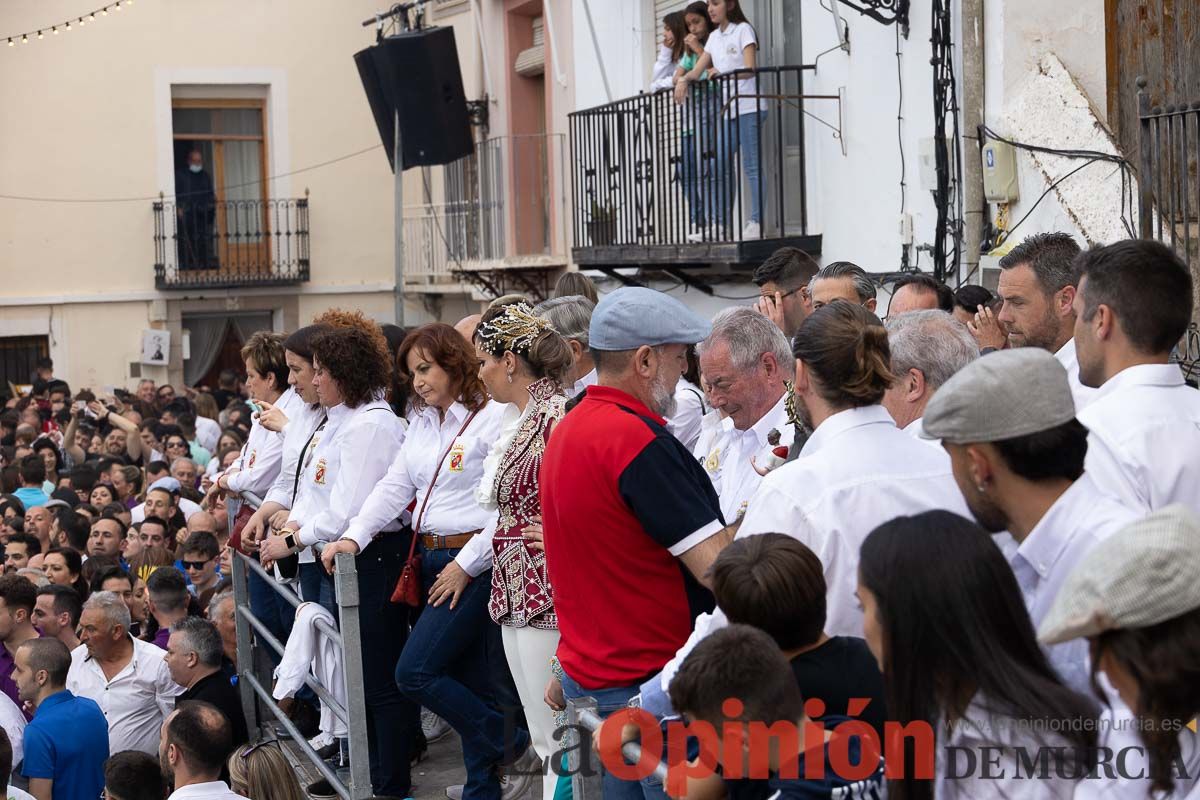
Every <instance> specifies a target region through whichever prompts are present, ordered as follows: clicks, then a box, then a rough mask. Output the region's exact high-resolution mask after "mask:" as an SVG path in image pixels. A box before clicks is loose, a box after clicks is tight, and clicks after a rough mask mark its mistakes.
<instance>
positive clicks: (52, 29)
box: [50, 25, 58, 36]
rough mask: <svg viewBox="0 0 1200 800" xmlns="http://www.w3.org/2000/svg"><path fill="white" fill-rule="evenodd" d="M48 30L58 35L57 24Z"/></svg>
mask: <svg viewBox="0 0 1200 800" xmlns="http://www.w3.org/2000/svg"><path fill="white" fill-rule="evenodd" d="M50 32H51V33H53V34H54V35H55V36H58V26H57V25H53V26H51V28H50Z"/></svg>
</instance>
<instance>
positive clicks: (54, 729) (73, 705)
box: [21, 690, 108, 800]
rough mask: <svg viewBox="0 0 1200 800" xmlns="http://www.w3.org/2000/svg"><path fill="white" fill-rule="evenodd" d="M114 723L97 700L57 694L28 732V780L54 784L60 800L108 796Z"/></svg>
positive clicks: (44, 705)
mask: <svg viewBox="0 0 1200 800" xmlns="http://www.w3.org/2000/svg"><path fill="white" fill-rule="evenodd" d="M107 759H108V722H107V721H106V720H105V719H104V713H103V712H102V711H100V706H98V705H96V702H95V701H94V700H89V699H88V698H86V697H76V696H75V695H73V694H71V693H70V692H68V691H65V690H64V691H61V692H58V693H57V694H52V695H50V696H49V697H47V698H46V699H45V700H43V701H42V703H41V705H39V706H38V709H37V713H36V714H34V715H33V720H32V721H31V722H30V723H29V724H28V725H26V726H25V761H24V764H23V766H22V767H21V773H22V774H23V775H24V776H25V777H26V778H50V779H51V780H53V781H54V790H53V791H54V800H96V798H97V797H99V796H100V793H101V792H103V791H104V762H105V760H107Z"/></svg>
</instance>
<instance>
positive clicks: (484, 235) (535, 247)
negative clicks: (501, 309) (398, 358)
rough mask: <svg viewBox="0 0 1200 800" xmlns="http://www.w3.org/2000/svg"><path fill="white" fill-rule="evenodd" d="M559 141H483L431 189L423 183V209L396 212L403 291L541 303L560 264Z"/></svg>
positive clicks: (563, 259)
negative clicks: (467, 292) (400, 218)
mask: <svg viewBox="0 0 1200 800" xmlns="http://www.w3.org/2000/svg"><path fill="white" fill-rule="evenodd" d="M563 139H564V137H563V136H562V135H561V134H557V135H556V134H545V135H524V136H503V137H497V138H493V139H489V140H487V141H486V142H483V143H481V144H479V145H477V147H476V151H475V153H473V154H472V155H470V156H467V157H465V158H462V159H459V160H458V161H456V162H454V163H453V164H449V165H447V166H445V167H443V168H442V171H441V173H440V174H435V175H434V176H433V177H434V178H435V181H434V182H428V180H427V179H424V178H423V180H426V181H427V182H426V183H425V184H424V187H423V188H424V190H425V193H426V197H428V198H429V202H427V203H425V204H423V205H419V206H407V207H405V209H404V227H403V236H404V278H405V285H406V288H407V289H409V290H410V291H415V292H419V293H427V294H444V293H447V292H450V291H461V290H462V288H463V287H464V286H466V287H472V288H474V289H476V290H478V291H479V292H480V293H482V294H484V295H487V296H490V297H498V296H500V295H502V294H509V293H513V292H516V293H520V294H525V295H528V296H530V297H532V298H533V299H544V298H545V297H547V296H548V295H549V291H550V289H551V286H552V279H553V278H554V275H555V272H556V271H557V270H559V269H561V268H562V267H564V266H566V264H567V246H566V242H565V240H564V229H565V224H564V219H565V218H566V209H565V205H564V196H563V183H564V177H563V176H564V175H565V173H566V167H565V164H564V158H563Z"/></svg>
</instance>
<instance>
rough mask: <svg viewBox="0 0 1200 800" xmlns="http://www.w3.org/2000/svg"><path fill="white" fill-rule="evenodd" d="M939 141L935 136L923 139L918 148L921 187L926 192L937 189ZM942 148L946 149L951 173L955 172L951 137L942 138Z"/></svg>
mask: <svg viewBox="0 0 1200 800" xmlns="http://www.w3.org/2000/svg"><path fill="white" fill-rule="evenodd" d="M937 141H938V140H937V139H934V138H933V137H929V138H926V139H922V140H921V141H920V143H919V144H918V148H917V165H918V167H919V171H920V178H921V188H922V189H923V190H924V191H926V192H936V191H937ZM942 148H943V149H944V150H945V151H946V163H947V164H949V165H950V169H951V173H953V170H954V165H953V161H952V159H953V156H952V155H951V151H950V140H949V139H942Z"/></svg>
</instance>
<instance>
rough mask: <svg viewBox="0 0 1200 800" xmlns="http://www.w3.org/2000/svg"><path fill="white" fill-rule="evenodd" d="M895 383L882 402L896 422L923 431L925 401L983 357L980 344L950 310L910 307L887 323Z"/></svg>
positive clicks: (917, 433) (909, 429)
mask: <svg viewBox="0 0 1200 800" xmlns="http://www.w3.org/2000/svg"><path fill="white" fill-rule="evenodd" d="M886 326H887V332H888V347H890V348H891V351H892V372H894V373H895V374H896V378H897V380H896V382H895V383H893V384H892V385H891V388H889V389H888V390H887V392H886V393H884V395H883V407H884V408H886V409H887V410H888V413H889V414H891V415H892V419H894V420H896V425H897V426H899V427H900V428H903V429H904V431H905V432H906V433H910V434H912V435H913V436H915V437H918V438H920V436H921V430H922V427H921V417H922V416H924V414H925V406H926V405H927V404H928V403H929V399H930V398H931V397H933V393H934V392H936V391H937V390H938V389H939V388H940V387H941V386H942V384H944V383H945V382H946V381H948V380H950V378H951V376H953V375H954V373H956V372H958V371H959V370H960V369H962V368H963V367H965V366H966V365H967V364H970V363H971V362H972V361H974V360H975V359H977V358H979V345H978V344H977V343H976V342H975V337H973V336H971V332H970V331H968V330H967V328H966V326H965V325H963V324H962V323H961V322H959V321H958V320H956V319H955V318H954V317H953V316H952V315H950V314H947V313H946V312H945V311H938V310H936V309H935V310H926V311H910V312H908V313H905V314H897V315H895V316H892V317H889V318H888V320H887V323H886Z"/></svg>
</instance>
